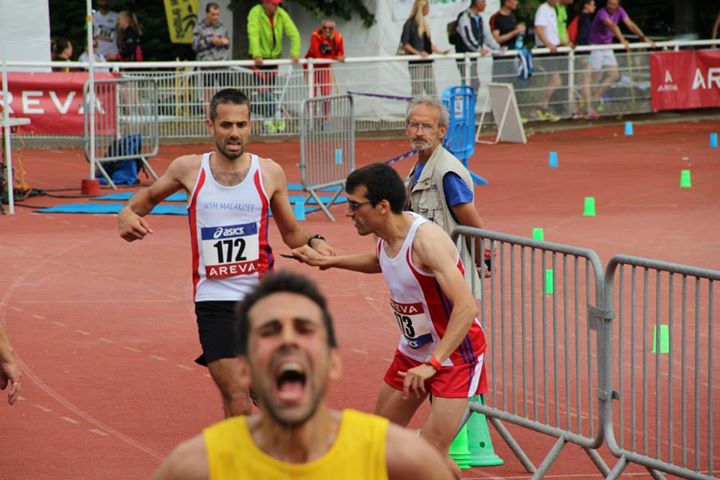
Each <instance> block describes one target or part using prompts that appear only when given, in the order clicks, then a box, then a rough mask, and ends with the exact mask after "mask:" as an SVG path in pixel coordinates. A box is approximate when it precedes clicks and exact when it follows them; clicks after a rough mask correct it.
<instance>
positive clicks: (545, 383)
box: [540, 250, 550, 425]
mask: <svg viewBox="0 0 720 480" xmlns="http://www.w3.org/2000/svg"><path fill="white" fill-rule="evenodd" d="M546 253H547V252H545V251H544V250H543V251H541V252H540V259H541V267H540V278H541V280H542V281H541V284H542V290H541V291H540V292H541V295H542V297H541V305H542V313H541V315H542V338H543V339H544V340H545V339H547V338H548V336H547V288H548V286H547V274H546V272H547V263H546V259H545V257H546ZM541 347H542V371H543V382H542V384H543V395H544V398H545V401H544V402H543V413H544V415H545V416H544V417H543V418H544V420H545V423H546V424H548V425H549V424H550V402H549V400H548V399H549V397H548V375H547V371H548V369H547V366H548V360H547V347H548V346H547V341H543V342H542V345H541Z"/></svg>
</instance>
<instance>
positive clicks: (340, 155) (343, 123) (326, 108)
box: [299, 95, 355, 221]
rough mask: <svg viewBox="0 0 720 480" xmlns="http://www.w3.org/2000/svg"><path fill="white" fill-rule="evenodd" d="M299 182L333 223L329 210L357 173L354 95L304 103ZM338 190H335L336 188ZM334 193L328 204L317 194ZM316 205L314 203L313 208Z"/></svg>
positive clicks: (310, 100) (322, 98)
mask: <svg viewBox="0 0 720 480" xmlns="http://www.w3.org/2000/svg"><path fill="white" fill-rule="evenodd" d="M299 167H300V178H301V182H302V185H303V189H305V191H306V192H307V193H308V197H307V198H306V199H305V202H306V203H307V202H308V200H310V199H314V201H315V202H316V204H317V206H319V207H320V209H322V211H323V212H324V213H325V215H326V216H327V217H328V218H329V219H330V220H332V221H334V220H335V218H334V217H333V215H332V213H330V210H329V208H330V207H331V206H332V205H333V204H334V203H335V201H336V200H337V199H338V197H339V196H340V194H341V193H342V185H343V184H344V183H345V178H346V177H347V176H348V175H349V174H350V172H352V171H353V170H355V116H354V113H353V97H352V95H335V96H329V97H318V98H312V99H308V100H305V102H303V108H302V114H301V117H300V165H299ZM333 187H335V188H333ZM328 189H332V191H333V195H332V197H331V198H330V200H329V201H322V199H321V197H320V196H319V195H318V193H320V192H322V191H323V190H325V191H327V190H328ZM314 205H315V203H313V206H314Z"/></svg>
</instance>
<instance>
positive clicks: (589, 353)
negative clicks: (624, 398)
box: [454, 227, 609, 478]
mask: <svg viewBox="0 0 720 480" xmlns="http://www.w3.org/2000/svg"><path fill="white" fill-rule="evenodd" d="M454 233H455V235H456V236H457V242H458V245H459V247H460V248H468V247H467V245H468V244H469V245H470V247H469V248H470V249H471V253H472V254H473V258H475V253H476V252H483V251H485V249H491V250H492V251H493V252H494V254H493V257H492V270H491V273H490V276H489V277H488V278H486V279H485V280H481V293H482V295H481V296H482V298H481V300H480V322H481V323H482V325H483V327H484V328H485V331H486V333H487V335H488V341H489V344H488V353H487V354H486V361H487V374H488V383H489V384H490V385H492V388H491V391H490V392H489V393H488V394H487V395H485V405H482V404H472V405H471V409H472V410H474V411H478V412H481V413H483V414H485V415H486V416H487V417H488V418H489V419H490V421H491V423H493V425H494V426H495V427H496V429H497V430H498V432H499V433H500V435H501V436H502V437H503V439H504V440H505V441H506V443H507V444H508V446H510V448H511V449H512V450H513V451H514V452H515V454H516V455H517V457H518V459H519V460H520V461H521V463H522V464H523V465H524V466H525V468H526V469H527V470H528V471H530V472H534V475H533V478H540V477H542V476H543V475H544V474H545V473H546V472H547V470H548V468H549V467H550V465H551V464H552V462H553V461H554V460H555V459H556V458H557V457H558V455H559V454H560V452H561V450H562V449H563V447H564V446H565V445H566V444H567V443H574V444H577V445H579V446H581V447H582V448H583V449H584V450H585V451H586V452H587V454H588V455H589V456H590V458H591V459H592V461H593V462H594V463H595V464H596V465H597V467H598V469H599V470H600V471H601V472H602V473H604V474H605V473H607V472H608V471H609V468H608V467H607V465H606V464H605V462H604V461H603V460H602V458H601V457H600V455H598V453H597V451H595V449H596V448H598V447H599V446H600V445H601V444H602V441H603V430H602V427H601V425H602V420H603V415H604V412H605V409H603V408H602V403H603V401H604V400H602V399H598V398H596V392H597V390H598V385H599V376H600V374H599V372H598V371H599V366H600V363H599V358H600V352H601V351H602V349H603V348H604V345H602V344H601V342H604V341H605V340H606V335H604V334H602V329H603V328H606V327H605V325H604V324H603V323H602V322H598V321H597V319H596V315H595V312H594V311H593V310H592V307H591V306H592V305H597V302H598V301H599V300H600V298H601V292H602V265H601V263H600V259H599V258H598V256H597V254H596V253H595V252H593V251H592V250H588V249H583V248H578V247H572V246H567V245H560V244H555V243H547V242H538V241H535V240H532V239H528V238H524V237H518V236H514V235H508V234H503V233H498V232H491V231H488V230H480V229H475V228H470V227H457V228H456V229H455V230H454ZM473 239H476V241H475V242H473ZM501 421H507V422H510V423H513V424H516V425H519V426H522V427H525V428H529V429H532V430H535V431H537V432H541V433H544V434H547V435H550V436H552V437H555V438H556V439H557V440H556V442H555V444H554V446H553V448H552V449H551V451H550V452H549V453H548V455H547V456H546V458H545V459H544V460H543V461H542V463H541V464H540V465H539V466H538V467H535V466H534V465H533V463H532V462H531V461H530V459H529V458H528V457H527V455H526V454H525V453H524V451H523V450H522V447H521V446H520V445H519V444H518V443H517V441H516V440H515V439H514V438H513V437H512V435H511V434H510V432H509V431H508V430H507V429H506V428H505V427H504V425H503V424H502V423H501Z"/></svg>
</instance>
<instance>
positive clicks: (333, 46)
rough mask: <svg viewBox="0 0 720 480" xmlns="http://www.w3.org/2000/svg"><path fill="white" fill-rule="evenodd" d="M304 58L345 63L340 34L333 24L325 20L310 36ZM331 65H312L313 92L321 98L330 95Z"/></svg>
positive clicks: (322, 63) (343, 47)
mask: <svg viewBox="0 0 720 480" xmlns="http://www.w3.org/2000/svg"><path fill="white" fill-rule="evenodd" d="M305 58H319V59H330V60H337V61H339V62H344V61H345V46H344V45H343V36H342V33H340V32H338V31H337V30H336V29H335V22H334V21H332V20H330V19H328V18H326V19H325V20H323V21H322V23H321V24H320V28H318V29H317V30H315V31H314V32H313V33H312V35H311V36H310V47H309V48H308V51H307V53H306V54H305ZM330 68H331V64H330V63H324V62H316V63H315V64H314V70H315V76H314V79H313V82H314V84H315V92H318V91H319V92H320V95H322V96H328V95H332V76H331V72H330Z"/></svg>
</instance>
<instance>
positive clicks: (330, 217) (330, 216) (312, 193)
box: [308, 189, 335, 222]
mask: <svg viewBox="0 0 720 480" xmlns="http://www.w3.org/2000/svg"><path fill="white" fill-rule="evenodd" d="M308 193H309V194H310V195H312V197H313V198H314V199H315V201H316V202H317V204H318V207H320V210H322V211H323V213H324V214H325V215H326V216H327V217H328V219H330V221H331V222H334V221H335V217H333V214H332V213H330V210H328V208H327V206H325V204H324V203H323V201H322V200H321V199H320V197H319V196H318V194H317V193H316V192H315V189H310V190H308ZM330 205H332V202H331V203H330Z"/></svg>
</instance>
